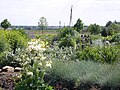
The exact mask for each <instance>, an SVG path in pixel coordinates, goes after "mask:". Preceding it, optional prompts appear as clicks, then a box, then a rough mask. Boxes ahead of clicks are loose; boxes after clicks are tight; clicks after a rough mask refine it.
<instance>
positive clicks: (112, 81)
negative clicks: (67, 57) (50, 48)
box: [48, 61, 120, 87]
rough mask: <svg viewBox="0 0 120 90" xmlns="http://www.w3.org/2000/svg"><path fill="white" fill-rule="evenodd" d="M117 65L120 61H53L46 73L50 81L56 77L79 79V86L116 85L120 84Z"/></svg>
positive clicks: (53, 80)
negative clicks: (103, 62) (110, 62)
mask: <svg viewBox="0 0 120 90" xmlns="http://www.w3.org/2000/svg"><path fill="white" fill-rule="evenodd" d="M119 66H120V63H118V64H113V65H112V64H111V65H109V64H102V63H94V62H91V61H80V62H61V61H54V62H53V64H52V68H51V69H50V70H49V71H48V74H49V75H50V76H51V77H52V78H51V79H50V81H51V82H50V83H53V82H55V80H58V79H64V80H67V81H70V80H73V81H79V86H81V85H84V84H89V85H95V84H97V85H99V86H101V87H103V86H108V87H118V86H119V85H120V83H119V82H120V76H119V74H120V72H119Z"/></svg>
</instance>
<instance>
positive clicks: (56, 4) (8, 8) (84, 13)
mask: <svg viewBox="0 0 120 90" xmlns="http://www.w3.org/2000/svg"><path fill="white" fill-rule="evenodd" d="M71 5H73V13H72V25H74V24H75V23H76V21H77V19H78V18H80V19H81V20H82V21H83V23H84V25H90V24H94V23H96V24H99V25H103V26H104V25H105V24H106V23H107V22H108V21H109V20H111V21H113V22H114V21H115V20H116V21H120V0H0V22H2V21H3V20H4V19H8V21H10V23H11V24H12V25H35V26H37V25H38V21H39V19H40V18H41V17H45V18H46V19H47V22H48V25H49V26H59V21H61V25H62V26H64V25H65V26H67V25H68V24H69V21H70V9H71Z"/></svg>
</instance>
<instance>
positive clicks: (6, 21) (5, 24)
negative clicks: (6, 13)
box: [1, 19, 11, 30]
mask: <svg viewBox="0 0 120 90" xmlns="http://www.w3.org/2000/svg"><path fill="white" fill-rule="evenodd" d="M10 26H11V24H10V22H8V20H7V19H5V20H3V21H2V22H1V27H2V28H4V30H6V29H7V28H9V27H10Z"/></svg>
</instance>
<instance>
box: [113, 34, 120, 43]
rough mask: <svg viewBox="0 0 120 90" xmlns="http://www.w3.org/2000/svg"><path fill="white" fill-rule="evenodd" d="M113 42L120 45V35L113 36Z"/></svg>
mask: <svg viewBox="0 0 120 90" xmlns="http://www.w3.org/2000/svg"><path fill="white" fill-rule="evenodd" d="M111 42H118V43H120V33H117V34H115V35H114V36H112V39H111Z"/></svg>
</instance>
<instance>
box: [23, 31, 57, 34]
mask: <svg viewBox="0 0 120 90" xmlns="http://www.w3.org/2000/svg"><path fill="white" fill-rule="evenodd" d="M25 31H26V32H27V33H29V34H33V35H40V34H42V30H25ZM58 33H59V30H43V34H58Z"/></svg>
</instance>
